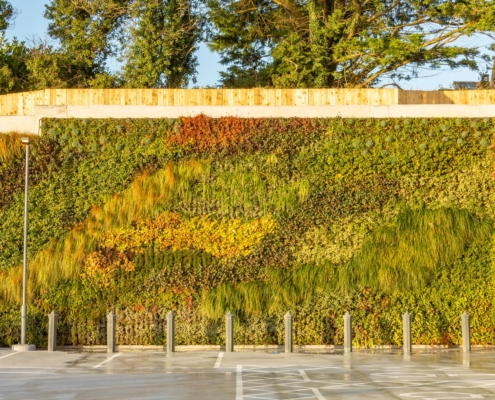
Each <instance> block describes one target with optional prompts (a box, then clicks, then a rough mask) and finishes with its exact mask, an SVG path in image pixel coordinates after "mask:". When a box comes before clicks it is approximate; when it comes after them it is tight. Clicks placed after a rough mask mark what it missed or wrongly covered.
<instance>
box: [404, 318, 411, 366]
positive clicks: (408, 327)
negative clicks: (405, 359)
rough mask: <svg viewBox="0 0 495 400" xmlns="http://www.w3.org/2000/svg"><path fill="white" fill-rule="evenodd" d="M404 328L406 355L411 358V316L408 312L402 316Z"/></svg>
mask: <svg viewBox="0 0 495 400" xmlns="http://www.w3.org/2000/svg"><path fill="white" fill-rule="evenodd" d="M402 327H403V333H404V335H403V336H404V340H403V346H404V355H405V356H410V355H411V352H412V342H411V315H409V313H408V312H407V311H406V312H405V313H404V315H403V316H402Z"/></svg>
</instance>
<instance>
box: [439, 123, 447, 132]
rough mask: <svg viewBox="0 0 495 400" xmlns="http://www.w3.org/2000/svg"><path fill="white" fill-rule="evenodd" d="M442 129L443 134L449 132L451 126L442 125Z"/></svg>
mask: <svg viewBox="0 0 495 400" xmlns="http://www.w3.org/2000/svg"><path fill="white" fill-rule="evenodd" d="M440 129H441V130H442V132H447V131H448V130H449V126H448V125H446V124H444V125H440Z"/></svg>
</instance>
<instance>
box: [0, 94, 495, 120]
mask: <svg viewBox="0 0 495 400" xmlns="http://www.w3.org/2000/svg"><path fill="white" fill-rule="evenodd" d="M394 104H472V105H481V104H495V90H473V91H430V92H426V91H403V90H398V89H258V88H256V89H47V90H38V91H34V92H25V93H13V94H7V95H2V96H0V115H18V116H23V115H34V114H35V111H34V107H35V106H65V105H69V106H70V105H80V106H93V105H122V106H126V105H142V106H327V105H369V106H380V105H394Z"/></svg>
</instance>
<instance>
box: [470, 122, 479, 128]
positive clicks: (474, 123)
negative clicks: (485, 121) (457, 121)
mask: <svg viewBox="0 0 495 400" xmlns="http://www.w3.org/2000/svg"><path fill="white" fill-rule="evenodd" d="M477 127H478V123H477V122H476V121H472V122H471V128H473V129H476V128H477Z"/></svg>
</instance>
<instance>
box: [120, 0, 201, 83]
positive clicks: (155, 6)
mask: <svg viewBox="0 0 495 400" xmlns="http://www.w3.org/2000/svg"><path fill="white" fill-rule="evenodd" d="M130 17H131V20H132V21H133V25H134V26H132V28H131V29H130V32H129V38H128V41H127V42H128V43H130V44H129V45H128V46H126V48H125V50H124V53H123V59H122V60H123V61H125V65H124V67H123V72H122V74H121V81H122V86H125V87H146V88H152V87H174V88H179V87H185V86H187V84H188V82H189V81H190V80H192V81H193V82H195V78H194V76H195V74H196V66H197V65H198V61H197V58H196V55H195V53H196V45H197V43H198V42H199V39H200V34H201V31H200V28H201V25H202V19H201V18H200V17H199V15H198V14H197V13H195V12H194V11H193V10H192V6H191V3H190V1H189V0H141V1H136V2H135V3H134V7H133V9H132V13H131V15H130Z"/></svg>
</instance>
